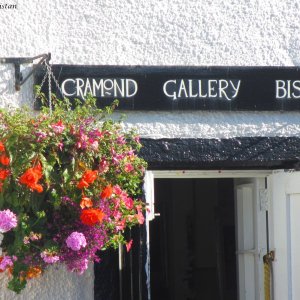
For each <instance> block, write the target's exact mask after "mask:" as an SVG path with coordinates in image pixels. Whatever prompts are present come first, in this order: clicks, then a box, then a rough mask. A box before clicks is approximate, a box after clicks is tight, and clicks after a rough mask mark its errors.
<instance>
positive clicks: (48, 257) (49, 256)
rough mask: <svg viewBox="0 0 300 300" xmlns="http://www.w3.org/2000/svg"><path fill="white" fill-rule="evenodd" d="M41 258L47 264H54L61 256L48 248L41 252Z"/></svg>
mask: <svg viewBox="0 0 300 300" xmlns="http://www.w3.org/2000/svg"><path fill="white" fill-rule="evenodd" d="M41 258H42V259H43V260H44V262H45V263H47V264H54V263H56V262H58V261H59V256H58V255H55V254H53V253H50V252H48V251H47V250H45V251H43V252H42V253H41Z"/></svg>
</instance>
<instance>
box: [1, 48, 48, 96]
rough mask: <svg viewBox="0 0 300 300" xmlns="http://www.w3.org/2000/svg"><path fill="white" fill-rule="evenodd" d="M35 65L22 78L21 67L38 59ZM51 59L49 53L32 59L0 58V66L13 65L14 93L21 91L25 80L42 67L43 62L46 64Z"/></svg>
mask: <svg viewBox="0 0 300 300" xmlns="http://www.w3.org/2000/svg"><path fill="white" fill-rule="evenodd" d="M39 58H40V60H39V62H38V63H37V64H34V65H33V67H32V70H31V71H30V72H29V73H28V74H27V75H26V76H23V74H22V72H21V65H22V64H28V63H33V61H34V60H37V59H39ZM50 59H51V53H48V54H41V55H37V56H34V57H0V64H14V66H15V88H16V91H19V90H20V89H21V85H23V84H24V83H25V82H26V81H27V79H28V78H29V77H30V76H31V75H32V74H33V73H34V72H35V70H36V68H37V67H39V66H40V65H42V64H43V63H44V62H48V63H49V61H50Z"/></svg>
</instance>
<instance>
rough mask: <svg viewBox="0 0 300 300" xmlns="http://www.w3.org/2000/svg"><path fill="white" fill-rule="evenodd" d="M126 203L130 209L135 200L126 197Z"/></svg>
mask: <svg viewBox="0 0 300 300" xmlns="http://www.w3.org/2000/svg"><path fill="white" fill-rule="evenodd" d="M123 201H124V204H125V206H126V208H128V209H133V200H132V198H130V197H124V198H123Z"/></svg>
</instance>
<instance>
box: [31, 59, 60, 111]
mask: <svg viewBox="0 0 300 300" xmlns="http://www.w3.org/2000/svg"><path fill="white" fill-rule="evenodd" d="M45 65H46V68H47V72H46V73H45V76H44V78H43V80H42V83H41V85H40V89H42V87H43V85H44V83H45V81H46V78H48V97H49V109H50V114H52V94H51V92H52V83H51V77H52V79H53V81H54V83H55V85H56V87H57V89H58V90H59V92H60V94H61V95H62V97H64V92H63V91H62V89H61V87H60V85H59V83H58V81H57V79H56V78H55V76H54V74H53V72H52V69H51V65H49V63H48V62H47V61H45ZM38 96H39V94H37V95H36V96H35V98H34V102H35V101H36V99H37V98H38Z"/></svg>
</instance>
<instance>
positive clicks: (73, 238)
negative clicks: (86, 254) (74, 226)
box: [66, 231, 86, 251]
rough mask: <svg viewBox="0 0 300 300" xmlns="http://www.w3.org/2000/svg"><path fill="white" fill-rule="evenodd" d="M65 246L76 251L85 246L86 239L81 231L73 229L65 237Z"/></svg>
mask: <svg viewBox="0 0 300 300" xmlns="http://www.w3.org/2000/svg"><path fill="white" fill-rule="evenodd" d="M66 243H67V246H68V247H69V248H70V249H72V250H74V251H78V250H80V249H81V248H84V247H85V246H86V239H85V236H84V234H83V233H81V232H77V231H74V232H72V233H71V234H70V235H69V236H68V237H67V239H66Z"/></svg>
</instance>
